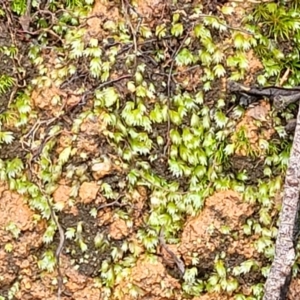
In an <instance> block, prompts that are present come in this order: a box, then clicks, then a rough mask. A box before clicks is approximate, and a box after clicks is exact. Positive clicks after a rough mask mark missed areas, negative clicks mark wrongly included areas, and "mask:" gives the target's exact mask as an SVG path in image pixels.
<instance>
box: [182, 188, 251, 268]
mask: <svg viewBox="0 0 300 300" xmlns="http://www.w3.org/2000/svg"><path fill="white" fill-rule="evenodd" d="M252 214H253V208H252V206H251V205H249V204H247V203H244V202H243V200H242V196H241V195H240V194H238V193H236V192H233V191H226V192H218V193H216V194H214V195H213V196H211V197H209V198H208V199H207V200H206V202H205V208H204V209H203V211H202V212H201V214H199V216H197V217H193V218H190V219H188V221H187V223H186V224H185V226H184V229H183V233H182V237H181V243H180V246H179V251H180V253H181V255H182V257H183V259H184V261H185V263H186V264H187V265H189V264H191V259H192V256H191V255H192V254H193V253H197V255H199V258H200V261H201V264H200V265H201V268H204V269H206V268H211V267H212V264H213V261H214V256H215V255H216V254H217V253H220V252H221V251H225V252H226V253H227V252H228V250H229V249H230V248H231V247H232V243H234V240H233V239H232V237H230V236H226V235H224V234H222V233H221V230H222V226H229V228H230V231H231V232H236V233H237V234H239V235H241V236H239V239H238V240H239V241H240V240H241V237H242V236H243V234H242V232H241V230H242V225H243V224H244V223H245V220H246V219H247V218H248V217H250V216H251V215H252ZM248 242H249V241H248ZM236 244H238V243H236ZM249 246H250V245H249ZM249 246H248V247H249ZM250 247H252V246H250ZM236 254H238V255H244V254H241V253H236Z"/></svg>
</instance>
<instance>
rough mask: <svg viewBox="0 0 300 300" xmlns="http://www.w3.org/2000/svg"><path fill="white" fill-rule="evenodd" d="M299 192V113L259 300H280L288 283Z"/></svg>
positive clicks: (292, 262) (283, 296)
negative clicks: (272, 251)
mask: <svg viewBox="0 0 300 300" xmlns="http://www.w3.org/2000/svg"><path fill="white" fill-rule="evenodd" d="M299 190H300V110H299V111H298V116H297V123H296V130H295V136H294V142H293V146H292V150H291V156H290V160H289V164H288V169H287V173H286V178H285V185H284V196H283V202H282V210H281V214H280V223H279V224H280V225H279V229H278V236H277V240H276V246H275V257H274V261H273V263H272V267H271V270H270V273H269V276H268V278H267V281H266V284H265V295H264V298H263V300H284V299H286V294H287V291H288V287H289V284H290V281H291V272H292V266H293V264H294V261H295V257H296V250H295V248H296V236H297V231H298V228H297V223H298V215H299V213H298V211H299Z"/></svg>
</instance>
